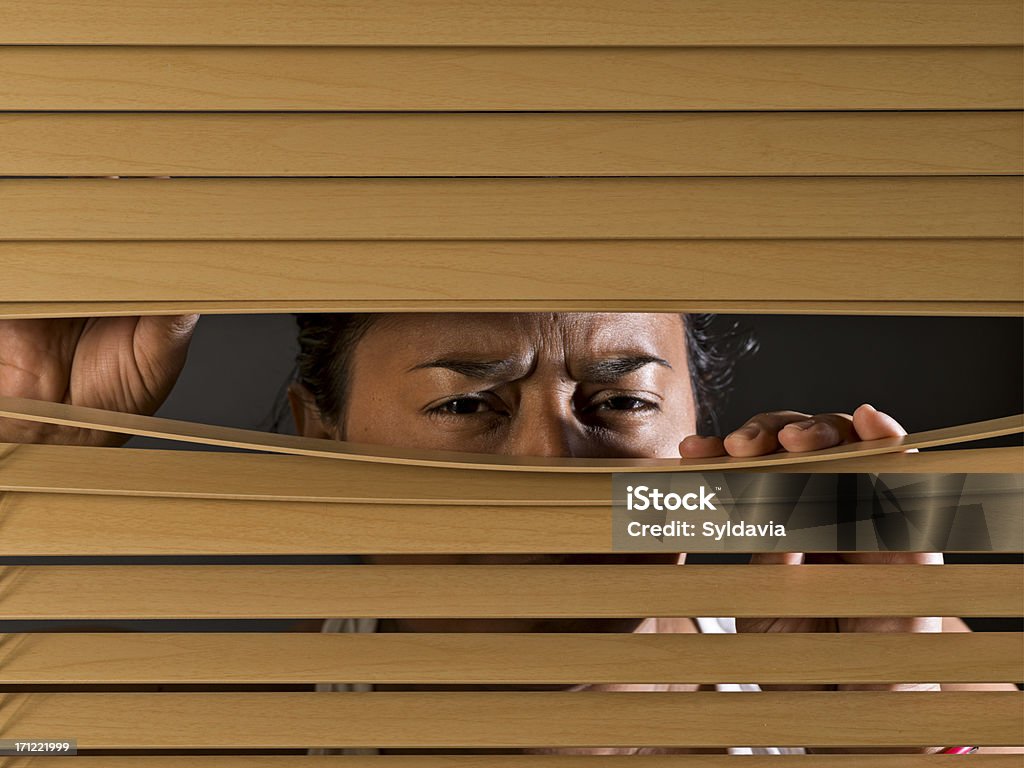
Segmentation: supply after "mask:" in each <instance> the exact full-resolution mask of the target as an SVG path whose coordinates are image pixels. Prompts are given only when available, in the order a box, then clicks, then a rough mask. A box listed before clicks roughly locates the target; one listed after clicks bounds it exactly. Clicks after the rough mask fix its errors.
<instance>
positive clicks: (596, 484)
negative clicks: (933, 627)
mask: <svg viewBox="0 0 1024 768" xmlns="http://www.w3.org/2000/svg"><path fill="white" fill-rule="evenodd" d="M1022 450H1024V449H1022V448H1020V447H1016V448H981V449H965V450H945V451H930V452H924V453H896V454H888V455H882V456H867V457H862V458H849V459H837V460H835V461H829V462H822V463H810V464H796V465H782V466H778V467H773V468H772V469H771V471H773V472H902V473H906V472H1015V471H1017V470H1019V468H1020V466H1021V462H1020V459H1021V451H1022ZM745 471H757V470H756V468H752V469H749V470H745ZM0 491H14V492H36V493H70V494H102V495H127V496H156V497H168V498H210V499H246V500H250V501H297V502H348V503H353V502H355V503H358V502H367V501H372V500H378V501H380V502H382V503H385V504H387V505H435V506H437V505H444V506H447V505H457V506H461V505H501V506H536V505H539V506H544V505H553V506H558V507H559V508H563V509H564V508H568V507H587V506H595V507H596V506H600V505H605V504H607V503H608V499H609V498H610V497H611V476H610V475H609V474H608V473H604V474H590V473H567V474H559V475H554V474H546V473H522V474H520V473H508V474H503V475H501V476H498V477H496V476H495V475H494V474H493V473H491V472H488V471H482V470H472V469H450V468H444V467H418V466H398V465H393V464H383V463H373V462H337V461H332V460H325V459H318V458H312V457H303V456H280V455H268V454H240V453H220V452H217V453H210V452H204V451H173V450H153V449H145V450H142V449H131V448H121V449H119V450H117V451H111V450H109V449H106V448H94V447H85V446H70V445H31V444H28V445H20V444H11V443H6V444H5V443H0ZM0 498H2V497H0ZM3 503H4V504H5V505H6V504H10V503H13V502H10V501H9V500H7V499H4V501H3ZM4 509H5V510H6V509H8V507H7V506H5V507H4Z"/></svg>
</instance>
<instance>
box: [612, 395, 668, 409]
mask: <svg viewBox="0 0 1024 768" xmlns="http://www.w3.org/2000/svg"><path fill="white" fill-rule="evenodd" d="M657 407H658V406H657V405H655V404H654V403H652V402H649V401H647V400H641V399H640V398H639V397H630V396H629V395H615V396H614V397H609V398H607V399H605V400H602V401H601V402H600V403H598V404H597V408H598V409H602V410H609V411H646V410H650V409H652V408H657Z"/></svg>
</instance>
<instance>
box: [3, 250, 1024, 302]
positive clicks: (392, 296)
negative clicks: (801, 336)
mask: <svg viewBox="0 0 1024 768" xmlns="http://www.w3.org/2000/svg"><path fill="white" fill-rule="evenodd" d="M481 261H485V262H486V263H487V265H488V269H487V274H486V275H485V276H481V273H480V270H479V265H480V263H481ZM0 263H2V264H3V265H4V266H3V278H4V279H3V283H2V284H0V302H4V303H8V304H9V303H12V302H20V303H29V302H39V303H41V307H46V306H48V305H52V304H53V303H54V302H92V303H93V304H94V306H97V308H98V309H102V308H103V307H104V305H103V304H97V303H98V302H182V301H184V302H188V301H190V300H191V301H194V302H198V303H204V302H211V301H221V302H252V301H255V302H261V301H262V302H267V303H269V305H270V306H273V302H279V303H280V302H284V303H287V302H288V301H289V300H290V301H291V302H293V303H299V304H301V303H314V304H315V303H316V302H318V301H319V302H323V303H330V302H337V303H340V302H344V301H346V300H352V301H354V302H358V303H365V302H374V301H376V302H381V303H391V304H395V303H399V302H410V303H419V304H423V303H425V302H448V303H452V301H453V298H452V297H459V296H464V297H470V296H471V297H473V298H472V300H471V301H470V304H474V303H475V304H477V305H479V304H480V303H481V302H485V301H488V300H497V301H503V302H509V303H522V302H527V301H549V302H552V303H554V302H577V303H578V302H592V303H594V304H595V305H600V307H602V308H603V307H605V306H607V304H606V302H615V301H618V302H620V303H621V302H629V301H632V302H651V303H653V304H659V303H664V302H669V301H673V300H682V301H695V302H701V301H703V302H712V303H713V302H717V301H724V302H734V303H736V302H760V303H762V304H763V305H764V306H768V307H770V306H771V305H772V304H773V303H775V302H793V301H809V302H819V303H820V302H833V303H846V305H847V306H849V305H854V304H858V303H862V302H866V303H871V304H873V306H877V305H878V304H879V303H883V304H884V303H886V302H888V303H891V304H893V305H895V306H898V307H908V306H913V305H914V304H916V303H919V302H946V303H950V304H952V303H954V302H978V303H979V304H984V305H991V304H992V303H995V302H1010V303H1018V304H1019V303H1020V302H1021V297H1022V296H1024V258H1022V244H1021V242H1020V241H1017V240H1013V239H992V240H978V239H937V238H934V239H933V238H929V239H926V240H898V239H893V240H820V239H796V240H587V241H578V240H566V241H562V240H557V241H550V240H549V241H543V242H536V241H517V240H482V241H481V240H473V241H457V240H443V241H435V240H424V241H388V240H379V241H359V240H357V241H314V242H307V241H270V242H267V241H248V242H220V241H218V242H190V241H174V242H150V241H129V242H83V241H77V242H76V241H68V242H53V241H49V242H47V241H42V242H40V241H35V242H25V241H20V242H2V241H0ZM765 264H771V274H770V277H769V275H767V274H766V271H765ZM881 273H884V274H885V275H886V279H885V280H879V279H878V278H877V275H878V274H881ZM69 278H71V279H69ZM297 300H301V301H297ZM226 306H227V307H236V308H237V307H238V306H239V305H238V304H237V303H231V304H227V305H226ZM108 311H109V309H108ZM55 316H56V315H55Z"/></svg>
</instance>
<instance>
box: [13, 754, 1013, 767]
mask: <svg viewBox="0 0 1024 768" xmlns="http://www.w3.org/2000/svg"><path fill="white" fill-rule="evenodd" d="M734 757H735V755H700V754H697V755H624V756H611V755H607V756H606V755H602V756H600V757H597V758H595V757H593V756H585V755H380V756H375V757H360V756H351V755H337V756H335V755H317V756H313V757H306V756H296V755H245V756H234V755H228V756H225V755H201V756H198V757H182V756H172V755H166V756H165V755H161V756H158V757H145V756H135V755H132V756H126V757H120V756H116V757H115V756H103V757H92V756H87V755H82V756H77V757H75V763H76V765H81V766H85V768H207V767H209V768H354V767H355V766H359V768H735V765H736V762H735V760H734V759H733V758H734ZM950 759H951V758H950V757H949V756H948V755H921V754H872V755H871V765H872V768H943V767H945V768H950V766H951V765H952V763H950ZM61 760H63V761H64V762H58V761H61ZM729 760H732V762H727V761H729ZM794 760H797V762H794ZM799 765H806V766H811V765H814V766H815V767H817V766H826V768H829V767H830V766H837V768H854V766H856V768H861V766H863V765H864V755H857V754H845V755H844V754H839V755H815V756H813V757H805V758H798V757H796V756H765V755H744V756H743V766H744V768H779V766H784V768H791V767H792V766H799ZM971 765H972V766H980V768H1020V756H1019V755H1013V754H1006V755H999V754H976V755H971ZM0 768H68V761H67V758H66V757H0Z"/></svg>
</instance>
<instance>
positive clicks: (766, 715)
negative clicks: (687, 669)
mask: <svg viewBox="0 0 1024 768" xmlns="http://www.w3.org/2000/svg"><path fill="white" fill-rule="evenodd" d="M1022 705H1024V693H1019V692H1017V693H1014V692H1008V691H1006V692H1004V691H991V692H975V691H952V692H945V693H934V694H929V693H922V692H904V693H893V692H877V691H853V692H836V691H819V692H813V691H800V692H777V693H766V692H756V693H732V694H729V695H721V696H714V695H708V694H706V693H634V692H622V691H617V692H594V691H572V692H527V691H518V692H513V693H501V692H494V691H489V692H472V693H466V692H458V693H450V692H449V693H418V692H417V693H414V692H398V693H371V694H363V693H330V694H325V693H292V692H281V693H277V692H275V693H201V694H190V693H166V692H163V693H155V694H153V693H120V694H118V693H17V694H0V708H2V709H3V711H10V712H17V718H16V719H14V720H13V721H12V722H10V723H6V724H4V726H3V727H2V728H0V736H2V737H5V738H12V737H21V736H28V735H29V734H31V733H61V732H70V733H74V734H75V736H76V737H77V740H78V748H79V749H83V748H127V747H133V748H134V747H140V748H216V747H235V748H238V747H267V748H273V747H282V748H286V747H305V746H337V747H361V746H367V745H372V746H387V747H414V748H431V747H436V748H444V747H456V746H474V747H495V748H503V747H508V748H518V747H536V746H566V747H585V746H594V745H603V746H622V747H629V746H652V745H662V746H680V747H683V746H710V747H727V746H735V745H736V744H750V743H751V742H754V743H757V744H765V745H779V746H810V747H814V746H862V745H864V746H869V745H870V746H901V745H908V746H934V745H937V744H946V743H948V742H953V743H957V744H991V745H1013V744H1015V743H1016V740H1019V738H1020V707H1021V706H1022Z"/></svg>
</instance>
